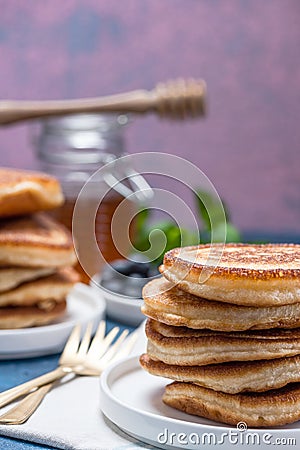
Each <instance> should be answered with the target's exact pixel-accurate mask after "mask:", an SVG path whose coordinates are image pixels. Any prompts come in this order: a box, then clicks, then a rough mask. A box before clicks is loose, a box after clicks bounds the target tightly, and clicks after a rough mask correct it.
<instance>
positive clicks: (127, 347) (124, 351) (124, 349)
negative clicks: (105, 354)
mask: <svg viewBox="0 0 300 450" xmlns="http://www.w3.org/2000/svg"><path fill="white" fill-rule="evenodd" d="M138 335H139V333H138V332H137V331H133V332H132V333H131V334H130V335H129V336H128V338H127V339H126V341H125V343H124V344H123V345H122V346H121V348H119V349H118V351H117V352H116V354H115V355H114V357H113V359H115V358H118V359H119V358H122V357H123V356H127V355H129V353H130V352H131V350H132V348H133V346H134V344H135V343H136V341H137V338H138Z"/></svg>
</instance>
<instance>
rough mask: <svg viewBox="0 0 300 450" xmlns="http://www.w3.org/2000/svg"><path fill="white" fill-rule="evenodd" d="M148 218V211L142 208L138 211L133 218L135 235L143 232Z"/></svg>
mask: <svg viewBox="0 0 300 450" xmlns="http://www.w3.org/2000/svg"><path fill="white" fill-rule="evenodd" d="M149 217H150V209H148V208H146V207H145V208H143V209H140V210H139V212H138V213H137V214H136V216H135V229H136V233H137V234H138V235H139V233H142V232H143V231H144V227H145V225H146V223H147V221H148V219H149Z"/></svg>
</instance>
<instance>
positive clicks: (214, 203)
mask: <svg viewBox="0 0 300 450" xmlns="http://www.w3.org/2000/svg"><path fill="white" fill-rule="evenodd" d="M195 197H196V204H197V207H198V212H199V215H200V218H201V219H202V222H203V225H204V230H205V231H211V226H212V224H213V225H214V227H215V226H218V225H219V224H221V223H222V224H223V225H224V213H225V218H227V220H229V214H228V211H227V208H226V206H225V204H224V202H222V203H220V200H219V198H217V197H214V196H213V195H212V194H210V193H208V192H206V191H202V190H201V189H198V190H197V191H196V194H195Z"/></svg>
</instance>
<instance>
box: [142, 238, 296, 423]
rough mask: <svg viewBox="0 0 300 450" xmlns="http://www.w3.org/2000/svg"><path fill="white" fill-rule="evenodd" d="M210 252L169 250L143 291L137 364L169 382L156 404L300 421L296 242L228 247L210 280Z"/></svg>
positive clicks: (234, 417)
mask: <svg viewBox="0 0 300 450" xmlns="http://www.w3.org/2000/svg"><path fill="white" fill-rule="evenodd" d="M209 252H210V246H206V245H203V246H201V245H200V246H197V247H186V248H181V249H174V250H172V251H170V252H168V253H166V255H165V257H164V265H163V266H162V268H161V272H162V274H163V277H162V278H159V279H155V280H153V281H151V282H150V283H148V284H147V285H146V286H145V287H144V291H143V297H144V302H145V303H144V306H143V308H142V310H143V312H144V314H145V315H146V316H148V318H149V319H148V321H147V324H146V334H147V338H148V346H147V353H146V354H144V355H142V356H141V358H140V362H141V365H142V367H143V368H144V369H145V370H147V371H148V372H150V373H151V374H153V375H158V376H162V377H166V378H170V379H172V380H175V381H174V382H173V383H171V384H169V385H168V386H166V389H165V393H164V396H163V401H164V402H165V403H166V404H167V405H169V406H172V407H174V408H177V409H179V410H182V411H184V412H187V413H190V414H194V415H198V416H202V417H206V418H209V419H212V420H216V421H219V422H224V423H228V424H231V425H236V424H237V423H238V422H241V421H242V422H246V423H247V425H248V426H252V427H266V426H277V425H283V424H286V423H291V422H294V421H297V420H299V419H300V245H294V244H290V245H289V244H274V245H272V244H268V245H249V244H226V245H225V248H224V251H223V254H222V257H221V259H220V261H219V262H218V264H217V266H216V267H215V268H214V267H211V269H212V275H211V276H210V277H209V278H208V279H206V280H205V281H204V282H200V281H199V277H200V275H201V272H202V269H203V268H206V270H207V261H208V257H209Z"/></svg>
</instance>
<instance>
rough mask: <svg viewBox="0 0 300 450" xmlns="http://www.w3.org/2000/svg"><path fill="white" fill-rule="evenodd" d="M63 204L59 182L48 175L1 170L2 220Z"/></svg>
mask: <svg viewBox="0 0 300 450" xmlns="http://www.w3.org/2000/svg"><path fill="white" fill-rule="evenodd" d="M62 203H63V194H62V192H61V188H60V184H59V182H58V181H57V180H56V179H55V178H53V177H50V176H48V175H46V174H42V173H38V172H29V171H23V170H15V169H7V168H0V218H1V217H11V216H18V215H23V214H31V213H33V212H36V211H43V210H48V209H52V208H56V207H57V206H60V205H61V204H62Z"/></svg>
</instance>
